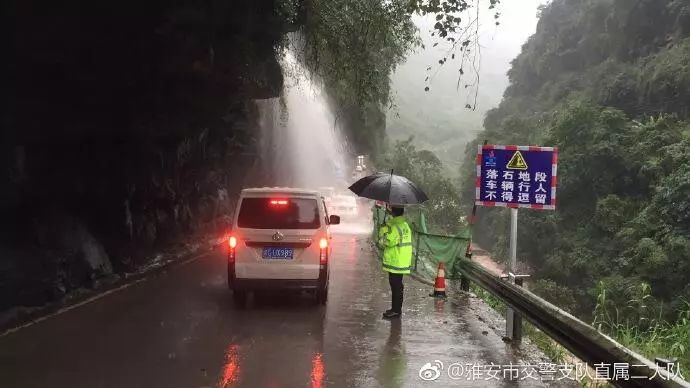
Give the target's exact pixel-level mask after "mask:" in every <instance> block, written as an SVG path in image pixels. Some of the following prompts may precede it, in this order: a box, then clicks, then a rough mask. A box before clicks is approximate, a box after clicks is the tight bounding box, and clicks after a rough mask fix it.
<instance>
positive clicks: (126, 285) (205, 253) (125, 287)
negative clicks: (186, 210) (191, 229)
mask: <svg viewBox="0 0 690 388" xmlns="http://www.w3.org/2000/svg"><path fill="white" fill-rule="evenodd" d="M212 253H213V252H204V253H202V254H199V255H196V256H194V257H191V258H189V259H187V260H183V261H180V262H178V263H170V264H169V266H170V268H171V269H173V268H176V267H181V266H183V265H187V264H189V263H191V262H193V261H195V260H198V259H200V258H202V257H204V256H208V255H210V254H212ZM146 280H148V276H146V277H143V278H141V279H137V280H134V281H132V282H130V283H127V284H123V285H121V286H119V287H116V288H113V289H112V290H108V291H105V292H102V293H99V294H97V295H94V296H92V297H90V298H88V299H86V300H83V301H81V302H79V303H75V304H72V305H69V306H65V307H63V308H61V309H60V310H58V311H56V312H54V313H52V314H48V315H45V316H42V317H38V318H36V319H34V320H32V321H30V322H27V323H25V324H23V325H19V326H17V327H13V328H10V329H7V330H5V331H4V332H3V333H1V334H0V338H2V337H4V336H6V335H9V334H12V333H15V332H17V331H19V330H21V329H25V328H27V327H29V326H33V325H35V324H37V323H40V322H43V321H45V320H48V319H50V318H53V317H56V316H58V315H61V314H64V313H66V312H68V311H71V310H74V309H76V308H79V307H81V306H84V305H87V304H89V303H92V302H95V301H97V300H99V299H101V298H104V297H106V296H108V295H110V294H114V293H116V292H120V291H122V290H124V289H127V288H129V287H131V286H133V285H135V284H139V283H141V282H143V281H146Z"/></svg>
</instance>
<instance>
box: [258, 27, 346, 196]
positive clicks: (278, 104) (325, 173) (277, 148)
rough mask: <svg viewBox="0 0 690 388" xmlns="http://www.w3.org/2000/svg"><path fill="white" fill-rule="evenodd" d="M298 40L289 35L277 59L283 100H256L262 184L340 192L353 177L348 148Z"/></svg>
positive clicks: (278, 98) (280, 98) (281, 98)
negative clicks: (264, 175) (301, 57)
mask: <svg viewBox="0 0 690 388" xmlns="http://www.w3.org/2000/svg"><path fill="white" fill-rule="evenodd" d="M296 41H297V39H295V36H290V39H289V42H290V44H288V47H287V48H286V49H285V50H284V51H283V52H282V53H281V55H280V58H279V61H280V66H281V70H282V72H283V78H284V82H283V84H284V86H283V91H282V93H281V96H280V97H277V98H270V99H265V100H257V101H256V104H257V108H258V112H259V126H260V142H259V144H260V145H259V157H260V158H261V163H262V165H263V168H264V169H265V170H267V171H266V173H267V176H268V177H270V178H269V182H266V184H268V185H269V186H292V187H306V188H318V187H324V186H330V187H335V188H336V189H344V188H345V187H347V184H348V178H349V177H350V175H351V173H352V164H353V162H352V161H350V160H349V159H350V156H349V151H350V150H349V147H348V146H347V142H346V141H345V138H344V137H343V135H342V132H341V128H340V127H339V125H338V122H337V120H336V117H335V115H334V114H333V111H332V110H331V108H330V106H329V104H328V96H327V95H326V93H325V90H324V88H323V86H322V85H321V83H320V82H319V81H318V80H317V79H316V78H315V77H314V76H313V75H312V74H310V72H309V71H308V70H307V69H306V68H305V67H304V65H303V64H302V62H301V61H300V60H299V59H298V57H297V55H298V54H297V53H298V52H300V50H299V49H298V48H296V44H295V42H296Z"/></svg>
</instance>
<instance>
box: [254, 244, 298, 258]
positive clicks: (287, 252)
mask: <svg viewBox="0 0 690 388" xmlns="http://www.w3.org/2000/svg"><path fill="white" fill-rule="evenodd" d="M292 253H293V249H292V248H278V247H266V248H264V250H263V252H262V254H261V257H263V258H264V259H277V260H292Z"/></svg>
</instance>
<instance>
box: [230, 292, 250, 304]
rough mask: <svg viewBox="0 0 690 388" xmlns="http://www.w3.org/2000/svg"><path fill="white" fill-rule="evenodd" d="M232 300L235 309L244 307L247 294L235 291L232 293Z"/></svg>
mask: <svg viewBox="0 0 690 388" xmlns="http://www.w3.org/2000/svg"><path fill="white" fill-rule="evenodd" d="M232 300H233V302H235V306H237V307H245V306H246V305H247V293H246V292H245V291H238V290H235V291H233V292H232Z"/></svg>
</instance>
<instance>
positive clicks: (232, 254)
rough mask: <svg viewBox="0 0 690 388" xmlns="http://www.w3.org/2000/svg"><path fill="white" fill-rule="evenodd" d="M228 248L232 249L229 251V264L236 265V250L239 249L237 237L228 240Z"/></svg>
mask: <svg viewBox="0 0 690 388" xmlns="http://www.w3.org/2000/svg"><path fill="white" fill-rule="evenodd" d="M228 246H229V248H230V249H228V262H230V263H234V262H235V248H236V247H237V237H235V236H230V238H228Z"/></svg>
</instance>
